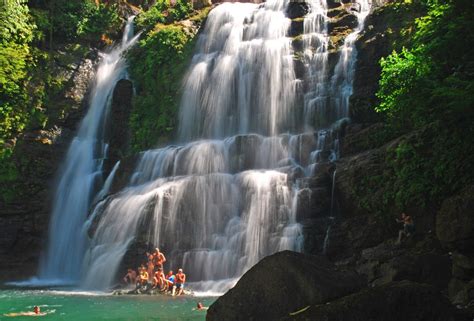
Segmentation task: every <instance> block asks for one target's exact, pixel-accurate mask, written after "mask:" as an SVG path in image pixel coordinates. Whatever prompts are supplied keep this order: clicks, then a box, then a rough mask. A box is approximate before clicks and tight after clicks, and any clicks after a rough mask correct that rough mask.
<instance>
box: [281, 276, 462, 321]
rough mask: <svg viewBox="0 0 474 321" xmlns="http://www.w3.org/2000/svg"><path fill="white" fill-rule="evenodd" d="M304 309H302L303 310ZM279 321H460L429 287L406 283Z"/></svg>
mask: <svg viewBox="0 0 474 321" xmlns="http://www.w3.org/2000/svg"><path fill="white" fill-rule="evenodd" d="M303 309H304V308H303ZM303 309H301V310H300V311H295V312H294V313H292V315H287V316H286V317H284V318H282V319H281V320H282V321H283V320H292V321H310V320H311V321H314V320H321V321H327V320H331V321H361V320H364V321H400V320H403V321H458V320H459V321H461V320H466V321H467V320H469V319H468V318H467V317H466V316H463V315H461V314H460V313H459V312H458V311H457V310H456V309H455V308H454V307H453V306H452V305H451V304H450V303H449V301H448V299H447V298H445V297H444V296H442V295H441V294H440V293H439V292H438V291H437V290H436V289H435V288H434V287H433V286H430V285H426V284H418V283H413V282H410V281H403V282H397V283H391V284H387V285H384V286H381V287H377V288H372V289H366V290H363V291H361V292H359V293H355V294H352V295H349V296H346V297H344V298H341V299H339V300H336V301H333V302H330V303H328V304H324V305H317V306H309V307H306V309H304V310H303Z"/></svg>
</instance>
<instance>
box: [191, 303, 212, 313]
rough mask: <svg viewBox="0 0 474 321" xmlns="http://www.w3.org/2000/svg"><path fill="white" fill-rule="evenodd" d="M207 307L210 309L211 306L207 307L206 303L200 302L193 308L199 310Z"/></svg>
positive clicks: (204, 309)
mask: <svg viewBox="0 0 474 321" xmlns="http://www.w3.org/2000/svg"><path fill="white" fill-rule="evenodd" d="M207 309H209V307H205V306H204V305H202V303H201V302H198V303H197V305H196V307H195V308H193V310H198V311H206V310H207Z"/></svg>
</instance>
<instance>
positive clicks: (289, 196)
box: [83, 0, 368, 292]
mask: <svg viewBox="0 0 474 321" xmlns="http://www.w3.org/2000/svg"><path fill="white" fill-rule="evenodd" d="M367 1H368V0H358V2H361V3H366V2H367ZM286 6H287V4H286V3H285V1H283V0H271V1H268V2H266V3H264V4H261V5H256V4H239V3H224V4H221V5H219V6H218V7H216V8H215V9H213V10H212V11H211V12H210V14H209V17H208V19H207V21H206V26H205V29H204V31H203V33H202V34H201V36H200V38H199V41H198V44H197V50H196V54H195V55H194V58H193V61H192V64H191V66H190V68H189V71H188V74H187V76H186V79H185V84H184V91H183V97H182V103H181V107H180V127H179V141H180V145H176V146H168V147H164V148H160V149H156V150H149V151H146V152H144V153H142V155H141V159H140V161H139V163H138V164H137V167H136V170H135V173H134V175H133V176H132V178H131V181H130V183H129V185H128V187H126V188H125V189H124V190H122V191H121V192H119V193H117V194H116V195H112V196H111V197H109V198H107V199H105V200H103V201H101V202H100V203H98V204H97V206H96V207H95V209H94V212H93V214H92V217H90V218H89V220H88V221H87V223H86V226H85V228H89V227H91V222H92V221H97V223H96V225H95V226H93V227H91V228H92V232H91V233H92V235H93V236H92V239H91V242H90V248H89V250H88V251H87V253H86V255H85V259H84V272H85V273H84V278H83V286H84V287H86V288H98V289H104V288H107V287H109V286H110V285H112V283H113V280H114V277H115V274H116V272H117V270H118V269H119V267H120V264H121V262H122V260H123V257H124V255H125V254H126V252H127V250H128V249H129V247H130V246H131V245H132V244H137V243H140V242H142V243H145V244H149V245H154V246H159V247H160V248H161V249H162V250H163V251H165V253H166V254H167V258H168V262H167V265H168V266H167V267H169V268H171V269H173V270H175V269H177V268H179V267H183V268H184V270H185V271H186V272H187V274H188V278H189V279H190V280H191V281H193V282H195V283H194V288H195V289H198V290H207V291H210V290H211V291H217V292H222V291H224V290H226V289H227V288H229V287H230V286H232V285H233V282H235V279H236V278H238V277H240V276H241V275H242V274H243V273H244V272H245V271H246V270H248V269H249V268H250V267H251V266H253V265H254V264H255V263H257V262H258V261H259V260H260V259H261V258H263V257H264V256H266V255H269V254H272V253H274V252H276V251H279V250H284V249H290V250H301V238H302V231H301V226H300V225H299V224H298V223H297V220H296V208H297V207H298V206H297V199H298V189H299V187H298V184H293V182H294V178H295V177H298V176H302V175H304V173H307V174H310V173H311V172H312V171H313V170H315V168H314V166H313V165H314V163H317V162H320V161H324V159H328V158H330V155H326V156H324V155H323V154H324V153H326V152H327V150H328V146H331V147H329V149H332V152H330V153H329V154H331V155H333V156H332V157H333V159H335V158H337V155H338V154H337V151H336V150H337V140H336V139H335V137H334V135H333V131H331V129H330V128H328V127H330V125H331V122H333V121H335V120H337V119H340V118H344V117H347V111H346V113H345V114H344V113H343V112H339V111H337V112H332V111H331V110H330V109H331V108H332V106H333V105H334V103H330V101H331V99H330V98H333V97H332V96H333V95H336V94H337V97H339V98H337V99H340V97H345V96H344V95H346V93H347V92H350V91H346V92H345V93H344V95H343V94H342V93H340V92H337V93H335V94H334V91H335V90H339V89H340V90H342V88H343V87H344V86H342V85H341V84H343V83H345V82H344V81H345V78H344V77H346V76H347V75H349V76H350V75H351V73H353V71H349V72H348V73H342V71H341V70H349V69H350V68H354V63H353V62H352V61H353V60H354V59H355V50H354V48H353V46H354V42H353V41H352V42H348V41H346V42H345V44H344V47H343V51H342V52H341V57H340V63H338V64H337V65H338V66H339V67H337V68H336V69H337V70H336V71H335V72H336V73H337V75H333V76H332V77H330V75H329V73H330V71H329V70H328V69H329V68H328V66H327V45H328V35H327V29H328V28H327V19H328V18H327V15H326V14H327V5H326V3H325V1H323V0H320V1H317V0H314V1H313V2H312V3H311V13H310V14H309V15H308V17H307V18H306V20H305V26H304V30H305V35H304V43H305V59H306V65H307V70H308V78H309V80H308V82H309V88H308V92H307V93H306V95H305V99H304V101H305V105H304V108H299V107H298V106H297V105H298V104H297V100H298V99H297V95H298V94H297V92H298V89H297V88H298V80H297V79H296V77H295V73H294V66H293V52H292V48H291V39H290V38H288V37H287V36H286V34H287V31H288V27H289V26H290V20H289V19H287V18H286V17H285V10H286ZM361 7H364V6H361ZM364 8H365V7H364ZM367 10H368V9H367ZM363 18H365V16H363V15H362V14H360V20H359V21H362V22H360V23H359V27H360V28H362V25H363ZM361 19H362V20H361ZM359 27H358V28H359ZM360 30H361V29H356V30H355V31H354V33H356V32H360ZM351 35H352V34H351ZM353 37H354V39H355V38H356V35H355V36H353ZM351 46H352V47H351ZM349 47H350V50H349V49H348V48H349ZM344 50H345V51H344ZM349 51H350V52H352V53H353V54H351V55H348V54H347V52H349ZM343 56H347V57H348V58H347V59H346V58H344V57H343ZM339 73H341V75H339ZM339 79H342V80H344V81H343V82H341V81H339ZM347 81H348V82H347V84H349V85H350V86H352V80H351V79H349V80H347ZM344 88H345V87H344ZM351 90H352V89H351ZM334 97H336V96H334ZM337 99H336V100H337ZM341 99H342V98H341ZM341 101H343V100H341ZM344 101H345V100H344ZM323 112H325V113H327V114H329V112H331V114H332V115H333V116H334V115H336V116H337V117H336V118H335V119H333V118H328V117H326V116H324V117H326V119H325V120H324V123H318V121H319V120H320V118H321V117H323V116H322V115H323V114H322V113H323ZM305 118H309V119H307V120H306V121H307V122H306V124H304V123H305V121H304V119H305ZM304 127H305V128H306V130H308V131H307V132H305V133H302V134H288V132H293V133H298V132H301V131H302V130H303V128H304ZM325 127H326V129H325V130H321V131H319V132H317V133H316V135H315V133H314V132H313V131H312V130H314V128H325ZM97 218H98V219H97Z"/></svg>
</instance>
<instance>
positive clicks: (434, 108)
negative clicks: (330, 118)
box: [362, 0, 474, 208]
mask: <svg viewBox="0 0 474 321" xmlns="http://www.w3.org/2000/svg"><path fill="white" fill-rule="evenodd" d="M423 3H424V6H425V8H424V10H426V12H427V13H426V15H425V16H423V17H420V18H418V19H416V21H415V25H416V30H415V33H414V35H413V37H412V39H411V41H410V42H409V43H407V44H406V48H403V49H401V50H399V51H394V52H393V53H392V54H391V55H390V56H388V57H386V58H384V59H382V60H381V62H380V64H381V67H382V74H381V79H380V82H379V85H380V89H379V91H378V93H377V96H378V98H379V99H380V104H379V105H378V106H377V108H376V110H377V111H378V112H380V113H382V114H383V115H385V117H386V119H387V123H388V126H389V127H390V128H391V129H392V130H394V131H397V132H399V133H400V132H410V131H414V132H416V134H415V135H411V136H408V138H406V139H404V140H403V141H402V142H401V143H400V144H398V145H397V147H396V148H395V149H393V150H391V151H390V152H389V155H388V157H387V160H386V161H387V163H386V164H387V168H386V171H385V173H383V174H380V182H383V183H381V184H383V185H384V190H385V192H384V199H386V200H387V204H388V203H391V204H394V205H396V206H397V207H399V208H403V207H406V206H419V207H425V208H426V207H436V206H439V204H440V202H441V201H442V200H443V199H445V198H446V197H448V196H450V195H452V194H453V193H456V192H457V191H459V190H460V189H462V188H463V187H464V186H466V185H467V184H472V182H473V180H474V147H473V146H474V125H473V124H474V47H473V46H467V45H466V44H472V43H474V4H473V3H470V2H468V1H465V0H451V1H441V0H439V1H437V0H431V1H423ZM366 185H367V184H366ZM367 186H368V185H367ZM362 197H363V196H362Z"/></svg>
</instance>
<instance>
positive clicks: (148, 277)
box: [123, 248, 186, 296]
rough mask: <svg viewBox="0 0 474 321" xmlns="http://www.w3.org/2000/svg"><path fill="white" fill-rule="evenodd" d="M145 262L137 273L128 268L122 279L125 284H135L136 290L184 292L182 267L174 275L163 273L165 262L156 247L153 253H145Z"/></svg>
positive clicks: (184, 275)
mask: <svg viewBox="0 0 474 321" xmlns="http://www.w3.org/2000/svg"><path fill="white" fill-rule="evenodd" d="M146 257H147V263H146V267H145V264H142V265H141V266H140V267H139V268H138V273H137V272H136V271H134V270H133V269H131V268H129V269H128V270H127V274H125V276H124V278H123V281H124V282H125V283H126V284H127V285H135V286H136V289H137V290H140V289H142V290H149V289H159V290H160V291H161V292H171V294H172V295H173V296H174V295H182V294H183V293H184V283H185V282H186V274H184V273H183V269H178V273H176V275H175V274H174V273H173V271H171V270H170V271H168V273H167V274H166V275H165V273H164V269H163V264H164V263H165V262H166V257H165V255H164V254H163V253H162V252H160V249H159V248H156V249H155V250H154V251H153V253H148V252H147V253H146Z"/></svg>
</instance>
